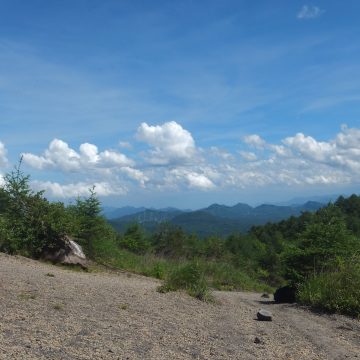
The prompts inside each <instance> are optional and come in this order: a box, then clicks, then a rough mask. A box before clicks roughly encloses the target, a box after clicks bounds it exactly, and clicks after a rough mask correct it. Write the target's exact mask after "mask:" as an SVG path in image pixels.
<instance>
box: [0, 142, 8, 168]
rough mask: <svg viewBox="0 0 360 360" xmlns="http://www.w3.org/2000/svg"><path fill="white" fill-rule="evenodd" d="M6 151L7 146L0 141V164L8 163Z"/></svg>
mask: <svg viewBox="0 0 360 360" xmlns="http://www.w3.org/2000/svg"><path fill="white" fill-rule="evenodd" d="M6 153H7V150H6V148H5V145H4V144H3V143H2V142H1V141H0V166H6V165H7V163H8V160H7V158H6Z"/></svg>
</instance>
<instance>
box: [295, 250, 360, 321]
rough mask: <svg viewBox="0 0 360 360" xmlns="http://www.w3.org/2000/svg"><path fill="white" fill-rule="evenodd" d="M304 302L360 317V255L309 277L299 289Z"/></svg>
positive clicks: (301, 299) (299, 296) (300, 297)
mask: <svg viewBox="0 0 360 360" xmlns="http://www.w3.org/2000/svg"><path fill="white" fill-rule="evenodd" d="M298 299H299V301H300V302H302V303H304V304H308V305H311V306H314V307H316V308H321V309H324V310H327V311H330V312H338V313H343V314H347V315H351V316H356V317H358V318H360V257H359V256H354V257H353V258H352V259H351V261H348V262H344V263H342V264H339V266H338V268H337V269H336V270H334V269H332V270H329V271H326V272H323V273H320V274H318V275H315V276H313V277H311V278H309V279H307V280H306V281H305V282H304V283H303V284H301V286H300V287H299V291H298Z"/></svg>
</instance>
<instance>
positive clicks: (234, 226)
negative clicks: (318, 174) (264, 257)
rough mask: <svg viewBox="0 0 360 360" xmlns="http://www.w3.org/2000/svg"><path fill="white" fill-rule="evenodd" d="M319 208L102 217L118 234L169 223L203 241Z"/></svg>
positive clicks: (124, 211)
mask: <svg viewBox="0 0 360 360" xmlns="http://www.w3.org/2000/svg"><path fill="white" fill-rule="evenodd" d="M323 206H324V203H320V202H315V201H308V202H306V203H304V204H302V205H293V206H280V205H269V204H263V205H260V206H257V207H252V206H250V205H248V204H242V203H239V204H236V205H234V206H226V205H219V204H212V205H210V206H209V207H207V208H204V209H200V210H196V211H184V210H179V209H176V208H166V209H160V210H156V209H144V208H134V207H125V208H120V209H113V210H112V211H107V212H105V211H104V215H105V216H106V217H107V218H108V219H109V222H110V224H112V225H113V226H114V228H115V229H117V230H118V231H120V232H123V231H125V230H126V228H127V227H128V226H129V224H131V223H134V222H137V223H139V224H141V225H142V226H143V227H144V228H145V229H146V230H147V231H150V232H152V231H155V230H156V228H157V227H158V226H159V224H161V223H164V222H169V223H171V224H174V225H179V226H181V227H182V228H183V230H184V231H186V232H188V233H196V234H197V235H198V236H200V237H205V236H211V235H218V236H227V235H229V234H231V233H234V232H241V233H244V232H247V231H248V230H249V229H250V228H251V227H252V226H253V225H263V224H266V223H267V222H278V221H281V220H284V219H287V218H289V217H290V216H298V215H300V214H301V213H302V212H304V211H311V212H313V211H316V210H318V209H320V208H321V207H323ZM118 214H121V215H118ZM116 215H117V216H116Z"/></svg>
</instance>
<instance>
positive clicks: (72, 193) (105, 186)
mask: <svg viewBox="0 0 360 360" xmlns="http://www.w3.org/2000/svg"><path fill="white" fill-rule="evenodd" d="M31 185H32V187H33V188H34V189H38V190H45V191H46V193H47V194H49V195H50V196H53V197H55V198H72V197H77V196H88V195H89V189H90V188H92V187H93V186H95V191H96V194H97V195H99V196H110V195H124V194H126V189H125V188H123V187H121V186H119V185H116V186H115V185H112V184H110V183H107V182H104V181H102V182H95V183H90V182H77V183H71V184H59V183H57V182H51V181H33V182H32V183H31Z"/></svg>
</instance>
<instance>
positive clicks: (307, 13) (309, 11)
mask: <svg viewBox="0 0 360 360" xmlns="http://www.w3.org/2000/svg"><path fill="white" fill-rule="evenodd" d="M324 12H325V11H324V10H322V9H320V8H319V7H317V6H313V5H311V6H309V5H304V6H303V7H302V8H301V9H300V11H299V12H298V14H297V18H298V19H300V20H308V19H315V18H318V17H319V16H321V15H322V14H323V13H324Z"/></svg>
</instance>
